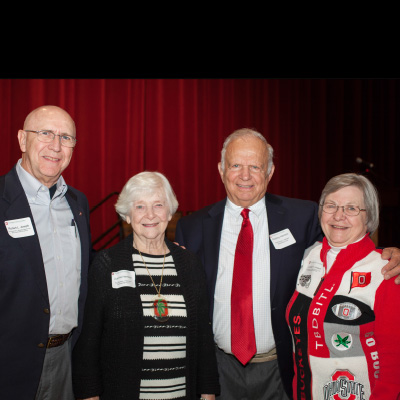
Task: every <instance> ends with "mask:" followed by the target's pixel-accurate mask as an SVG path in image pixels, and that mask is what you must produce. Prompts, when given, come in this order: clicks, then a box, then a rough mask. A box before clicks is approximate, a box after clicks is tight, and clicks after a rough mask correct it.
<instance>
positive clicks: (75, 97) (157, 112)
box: [0, 79, 400, 245]
mask: <svg viewBox="0 0 400 400" xmlns="http://www.w3.org/2000/svg"><path fill="white" fill-rule="evenodd" d="M45 104H54V105H58V106H60V107H63V108H65V109H66V110H67V111H68V112H69V113H70V114H71V116H72V117H73V119H74V120H75V123H76V126H77V139H78V143H77V146H76V148H75V150H74V155H73V158H72V161H71V164H70V166H69V167H68V168H67V170H66V171H65V172H64V174H63V175H64V177H65V179H66V181H67V183H68V184H70V185H72V186H74V187H76V188H77V189H79V190H82V191H83V192H85V194H86V195H87V197H88V200H89V203H90V206H91V207H93V206H94V205H96V204H97V203H98V202H99V201H101V200H102V199H103V198H104V197H105V196H107V195H108V194H109V193H111V192H119V191H120V190H121V189H122V187H123V185H124V184H125V182H126V181H127V180H128V179H129V178H130V177H131V176H133V175H134V174H136V173H138V172H141V171H143V170H150V171H160V172H162V173H164V174H165V175H166V176H167V178H168V179H169V180H170V182H171V184H172V187H173V189H174V190H175V193H176V195H177V198H178V201H179V210H180V211H181V212H182V213H183V215H185V214H187V213H188V212H192V211H195V210H198V209H199V208H201V207H204V206H205V205H208V204H210V203H213V202H215V201H218V200H220V199H222V198H224V197H225V190H224V187H223V184H222V182H221V179H220V176H219V174H218V170H217V164H218V162H219V161H220V151H221V147H222V144H223V141H224V139H225V137H226V136H227V135H229V134H230V133H231V132H232V131H234V130H235V129H239V128H242V127H250V128H254V129H256V130H258V131H260V132H261V133H263V134H264V136H265V137H266V138H267V140H268V141H269V142H270V143H271V144H272V146H273V147H274V150H275V165H276V170H275V175H274V177H273V179H272V181H271V183H270V186H269V188H268V189H269V191H270V192H273V193H276V194H281V195H285V196H290V197H298V198H303V199H311V200H314V201H318V198H319V195H320V192H321V189H322V188H323V186H324V184H325V183H326V181H327V180H328V179H329V178H330V177H332V176H333V175H337V174H339V173H343V172H349V171H355V172H360V171H361V172H365V171H364V170H363V168H362V166H361V165H360V164H357V163H356V161H355V160H356V158H357V157H361V158H362V159H364V160H366V161H368V162H372V163H374V165H375V167H374V170H373V171H371V172H370V176H371V177H372V179H374V180H375V183H376V184H377V185H378V186H379V187H381V188H383V189H382V193H384V192H385V190H386V191H389V194H386V193H385V194H384V198H385V199H386V198H391V199H392V200H391V201H392V203H394V204H396V196H397V193H398V192H397V190H398V188H399V187H400V174H399V172H400V168H399V167H398V162H397V159H398V149H399V148H400V146H399V145H400V135H399V127H400V108H399V107H400V81H399V80H393V79H387V80H384V79H376V80H374V79H371V80H360V79H359V80H355V79H350V80H342V79H0V122H1V129H2V133H1V139H2V150H3V151H2V157H1V158H0V174H5V173H7V172H8V171H9V170H10V169H11V168H12V166H13V165H14V164H15V163H16V161H17V160H18V159H19V158H20V156H21V154H20V149H19V146H18V142H17V132H18V129H20V128H22V126H23V122H24V118H25V117H26V115H27V114H28V113H29V112H30V111H31V110H32V109H34V108H36V107H38V106H41V105H45ZM389 189H390V190H389ZM399 197H400V196H399ZM115 201H116V197H114V198H111V199H110V200H109V201H108V202H107V203H106V204H105V205H104V206H102V207H101V209H98V210H96V211H95V212H93V215H92V218H91V225H92V234H93V237H97V236H98V235H99V234H100V233H101V232H103V231H104V230H105V229H107V227H108V226H110V225H111V224H112V223H113V222H114V221H115V220H116V213H115V210H114V204H115ZM385 201H386V200H385ZM393 207H394V206H393ZM391 215H392V214H391ZM393 215H394V217H395V218H398V215H397V214H393ZM393 215H392V217H393ZM392 217H391V218H392ZM397 225H398V226H399V225H400V224H397ZM398 229H399V228H397V231H395V232H394V233H393V235H392V236H391V238H394V239H396V238H397V239H398V240H399V241H400V235H399V233H398ZM396 235H399V236H396ZM398 243H399V242H397V243H390V244H392V245H398Z"/></svg>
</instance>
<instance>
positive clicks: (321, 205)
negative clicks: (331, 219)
mask: <svg viewBox="0 0 400 400" xmlns="http://www.w3.org/2000/svg"><path fill="white" fill-rule="evenodd" d="M328 204H330V205H332V206H335V207H336V210H335V211H334V212H329V211H325V210H324V206H325V205H328ZM319 206H320V207H322V211H323V212H324V213H326V214H331V215H333V214H336V213H337V212H338V211H339V208H342V210H343V214H344V215H346V216H347V217H357V215H360V213H361V211H367V209H366V208H361V207H360V206H353V207H355V208H358V214H353V215H349V214H347V213H346V211H345V207H349V206H352V204H349V205H347V206H339V205H337V204H334V203H324V204H320V205H319Z"/></svg>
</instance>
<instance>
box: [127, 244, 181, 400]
mask: <svg viewBox="0 0 400 400" xmlns="http://www.w3.org/2000/svg"><path fill="white" fill-rule="evenodd" d="M142 257H143V259H144V261H145V263H146V266H147V269H148V270H149V272H150V274H151V276H152V278H153V280H154V283H155V284H156V286H157V289H158V288H159V284H160V278H161V272H162V266H163V261H164V256H163V255H161V256H154V255H150V254H145V253H142ZM142 257H141V256H140V254H139V253H138V252H137V250H136V249H134V250H133V254H132V259H133V265H134V268H135V274H136V287H137V289H138V291H139V293H140V299H141V301H142V306H143V316H144V345H143V367H142V375H141V382H140V397H139V398H140V399H147V400H149V399H151V400H166V399H176V400H179V399H182V400H183V399H185V398H186V379H185V375H186V368H185V364H186V335H187V319H186V305H185V300H184V298H183V296H182V291H181V288H180V284H179V282H178V279H177V274H176V269H175V265H174V260H173V259H172V256H171V255H170V254H167V255H166V257H165V265H164V274H163V282H162V288H161V296H162V297H164V298H165V299H166V300H167V302H168V315H169V319H168V320H167V321H166V322H159V321H157V320H156V319H154V318H153V315H154V311H153V302H154V300H155V298H156V296H157V292H156V289H155V288H154V285H153V283H152V281H151V279H150V277H149V274H148V272H147V270H146V267H145V265H144V264H143V260H142Z"/></svg>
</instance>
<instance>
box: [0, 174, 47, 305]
mask: <svg viewBox="0 0 400 400" xmlns="http://www.w3.org/2000/svg"><path fill="white" fill-rule="evenodd" d="M3 200H4V201H6V202H7V203H9V207H8V208H7V210H6V211H5V213H4V216H5V218H6V220H13V219H19V218H26V217H29V218H30V220H31V223H32V226H33V230H34V232H35V234H34V235H32V236H26V237H21V238H17V239H14V240H17V241H18V243H19V244H20V246H21V248H22V249H23V251H24V252H25V254H26V257H25V259H26V260H30V266H31V268H32V270H33V273H34V276H35V280H36V283H37V285H38V286H39V289H40V291H41V293H42V295H43V297H44V298H45V299H46V302H47V303H48V302H49V298H48V293H47V284H46V274H45V271H44V265H43V255H42V250H41V248H40V243H39V237H38V234H37V231H36V226H35V221H34V220H33V215H32V212H31V208H30V206H29V203H28V200H27V198H26V195H25V192H24V190H23V188H22V185H21V182H20V181H19V178H18V175H17V172H16V170H15V167H14V168H13V169H12V170H11V171H10V172H9V173H8V174H7V176H6V178H5V185H4V195H3Z"/></svg>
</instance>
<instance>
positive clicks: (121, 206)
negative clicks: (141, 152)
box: [115, 171, 178, 221]
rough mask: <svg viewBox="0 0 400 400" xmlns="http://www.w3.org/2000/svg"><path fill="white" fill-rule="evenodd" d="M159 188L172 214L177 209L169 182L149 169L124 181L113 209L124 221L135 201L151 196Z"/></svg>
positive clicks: (176, 201) (158, 173) (176, 202)
mask: <svg viewBox="0 0 400 400" xmlns="http://www.w3.org/2000/svg"><path fill="white" fill-rule="evenodd" d="M160 190H161V191H163V192H164V194H165V198H166V200H167V204H168V208H169V213H170V215H174V214H175V211H176V210H177V209H178V200H177V199H176V196H175V193H174V191H173V190H172V187H171V184H170V183H169V181H168V179H167V178H166V177H165V176H164V175H163V174H161V173H160V172H150V171H144V172H140V173H139V174H136V175H134V176H132V178H130V179H129V180H128V182H126V184H125V186H124V187H123V188H122V191H121V193H120V195H119V196H118V200H117V202H116V204H115V210H116V211H117V213H118V214H119V215H120V217H121V218H122V219H123V220H124V221H125V220H126V217H127V216H129V214H130V211H131V209H132V206H133V204H134V203H135V202H136V201H138V200H140V199H143V198H144V197H148V196H151V195H153V194H154V193H157V192H158V191H160Z"/></svg>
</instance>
